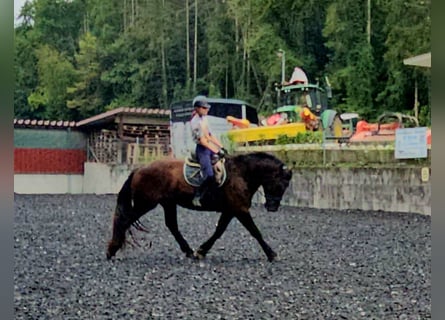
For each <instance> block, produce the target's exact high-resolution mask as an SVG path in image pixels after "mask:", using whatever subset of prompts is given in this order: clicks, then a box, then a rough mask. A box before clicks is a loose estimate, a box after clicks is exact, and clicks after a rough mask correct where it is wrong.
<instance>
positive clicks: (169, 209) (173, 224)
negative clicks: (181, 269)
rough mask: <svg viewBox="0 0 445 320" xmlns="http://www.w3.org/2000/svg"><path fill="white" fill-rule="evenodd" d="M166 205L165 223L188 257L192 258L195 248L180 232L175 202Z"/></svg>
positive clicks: (164, 205)
mask: <svg viewBox="0 0 445 320" xmlns="http://www.w3.org/2000/svg"><path fill="white" fill-rule="evenodd" d="M162 206H163V207H164V219H165V225H166V226H167V228H168V229H169V230H170V232H171V233H172V235H173V236H174V237H175V239H176V242H178V244H179V247H180V248H181V250H182V252H184V253H185V254H186V256H187V257H189V258H192V257H193V250H192V248H190V246H189V244H188V243H187V241H186V240H185V239H184V237H183V236H182V234H181V232H179V228H178V215H177V209H176V205H175V204H173V205H172V204H163V205H162Z"/></svg>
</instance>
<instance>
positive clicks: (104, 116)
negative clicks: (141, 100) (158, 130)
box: [14, 107, 170, 129]
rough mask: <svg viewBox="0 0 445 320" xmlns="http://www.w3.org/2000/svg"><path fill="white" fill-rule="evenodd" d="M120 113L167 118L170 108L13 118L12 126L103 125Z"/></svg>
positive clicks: (60, 127)
mask: <svg viewBox="0 0 445 320" xmlns="http://www.w3.org/2000/svg"><path fill="white" fill-rule="evenodd" d="M120 115H125V116H136V117H141V116H143V117H145V116H146V117H148V118H157V119H159V118H168V117H169V116H170V110H167V109H149V108H130V107H120V108H117V109H113V110H110V111H107V112H104V113H101V114H98V115H95V116H93V117H90V118H87V119H84V120H81V121H78V122H76V121H64V120H36V119H14V128H52V129H66V128H78V127H88V126H91V125H103V124H108V123H112V122H114V120H115V118H116V117H118V116H120ZM79 129H80V128H79Z"/></svg>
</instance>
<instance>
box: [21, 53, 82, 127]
mask: <svg viewBox="0 0 445 320" xmlns="http://www.w3.org/2000/svg"><path fill="white" fill-rule="evenodd" d="M36 56H37V70H38V77H39V85H38V86H37V88H36V89H35V91H34V92H33V93H32V94H31V95H30V96H29V97H28V102H29V104H30V106H31V108H32V109H33V110H36V111H39V113H41V114H42V115H43V116H44V117H45V118H46V119H62V120H71V119H75V118H76V114H75V113H74V112H71V111H70V109H68V108H67V106H66V101H67V88H68V87H69V86H71V85H72V83H73V80H74V74H75V71H74V67H73V66H72V64H71V63H70V62H69V61H68V59H67V58H66V57H65V56H64V55H63V54H60V53H59V52H58V51H57V50H55V49H53V48H51V47H50V46H48V45H43V46H41V47H40V48H38V49H37V50H36Z"/></svg>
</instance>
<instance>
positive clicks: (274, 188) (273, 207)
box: [263, 164, 292, 212]
mask: <svg viewBox="0 0 445 320" xmlns="http://www.w3.org/2000/svg"><path fill="white" fill-rule="evenodd" d="M269 173H270V174H268V175H267V176H268V181H265V182H264V183H263V190H264V196H265V198H266V203H265V204H264V207H265V208H266V210H267V211H271V212H275V211H277V210H278V207H279V206H280V202H281V198H282V197H283V194H284V192H285V191H286V189H287V187H288V186H289V182H290V179H291V178H292V171H291V170H290V169H288V168H287V167H286V166H285V165H283V164H281V165H279V166H277V167H276V168H273V169H272V170H271V172H269Z"/></svg>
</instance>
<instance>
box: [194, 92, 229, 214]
mask: <svg viewBox="0 0 445 320" xmlns="http://www.w3.org/2000/svg"><path fill="white" fill-rule="evenodd" d="M193 108H194V111H193V114H192V120H191V122H190V124H191V129H192V136H193V141H194V142H195V143H196V149H195V153H196V157H197V159H198V161H199V164H200V165H201V172H202V174H203V177H204V181H203V182H202V184H201V185H200V186H199V187H198V188H197V189H196V190H195V197H194V199H193V205H195V206H198V207H200V206H201V199H202V197H203V196H204V194H205V193H206V192H207V191H208V190H209V188H211V187H213V186H215V184H216V181H215V174H214V172H213V168H212V157H214V155H215V154H216V155H218V156H219V157H223V156H224V154H225V149H224V148H223V145H222V143H221V142H220V141H219V140H218V139H217V138H216V137H215V136H214V135H212V133H211V132H210V128H209V123H208V119H207V113H208V112H209V109H210V105H209V103H208V102H207V98H206V97H204V96H197V97H195V99H193Z"/></svg>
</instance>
